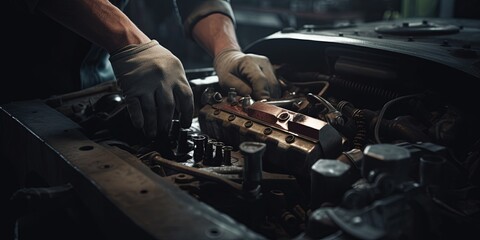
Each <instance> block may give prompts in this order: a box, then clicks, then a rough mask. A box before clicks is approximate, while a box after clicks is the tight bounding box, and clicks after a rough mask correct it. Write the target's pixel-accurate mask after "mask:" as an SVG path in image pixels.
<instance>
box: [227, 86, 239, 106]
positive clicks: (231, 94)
mask: <svg viewBox="0 0 480 240" xmlns="http://www.w3.org/2000/svg"><path fill="white" fill-rule="evenodd" d="M227 102H229V103H230V104H232V103H236V102H237V91H235V88H230V90H229V91H228V95H227Z"/></svg>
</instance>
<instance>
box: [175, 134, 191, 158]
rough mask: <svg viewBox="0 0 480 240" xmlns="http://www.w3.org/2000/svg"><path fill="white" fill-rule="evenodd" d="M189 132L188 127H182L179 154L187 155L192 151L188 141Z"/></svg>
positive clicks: (178, 147)
mask: <svg viewBox="0 0 480 240" xmlns="http://www.w3.org/2000/svg"><path fill="white" fill-rule="evenodd" d="M188 132H189V130H188V129H187V128H180V132H179V133H178V145H177V155H185V154H187V153H188V152H189V151H190V149H189V146H188V141H187V138H188Z"/></svg>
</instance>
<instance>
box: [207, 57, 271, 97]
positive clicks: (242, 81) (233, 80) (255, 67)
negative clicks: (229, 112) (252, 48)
mask: <svg viewBox="0 0 480 240" xmlns="http://www.w3.org/2000/svg"><path fill="white" fill-rule="evenodd" d="M213 66H214V68H215V71H216V73H217V75H218V78H219V84H220V86H221V87H222V88H224V89H229V88H235V90H236V91H237V93H238V94H239V95H242V96H245V95H250V96H251V97H252V98H253V99H255V100H261V99H270V98H279V97H280V84H279V82H278V80H277V78H276V77H275V74H274V72H273V68H272V65H271V63H270V60H269V59H268V58H267V57H265V56H261V55H256V54H245V53H243V52H242V51H240V50H237V49H226V50H223V51H221V52H220V53H219V54H217V55H216V56H215V59H214V62H213Z"/></svg>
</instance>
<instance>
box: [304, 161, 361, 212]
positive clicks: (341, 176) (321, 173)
mask: <svg viewBox="0 0 480 240" xmlns="http://www.w3.org/2000/svg"><path fill="white" fill-rule="evenodd" d="M310 175H311V177H310V179H311V181H312V183H311V185H310V189H311V190H310V194H311V197H310V209H311V210H315V209H317V208H319V207H321V206H322V204H324V203H329V204H334V205H336V204H338V203H340V201H341V198H342V196H343V193H344V192H345V191H347V190H348V189H349V188H351V184H352V183H353V182H354V181H356V180H357V178H354V176H353V175H354V174H353V173H352V167H351V166H350V165H348V164H346V163H343V162H340V161H338V160H332V159H319V160H318V161H317V162H316V163H315V164H314V165H313V166H312V170H311V172H310Z"/></svg>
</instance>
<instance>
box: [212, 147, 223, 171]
mask: <svg viewBox="0 0 480 240" xmlns="http://www.w3.org/2000/svg"><path fill="white" fill-rule="evenodd" d="M213 146H215V157H214V158H213V163H212V166H220V165H222V162H223V151H222V150H223V146H225V144H224V143H223V142H216V143H214V144H213Z"/></svg>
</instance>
